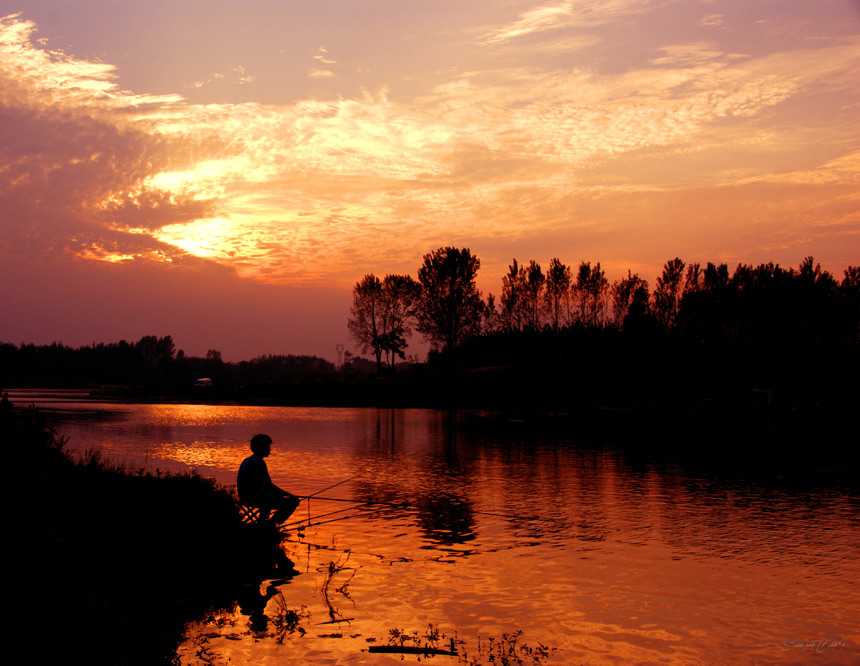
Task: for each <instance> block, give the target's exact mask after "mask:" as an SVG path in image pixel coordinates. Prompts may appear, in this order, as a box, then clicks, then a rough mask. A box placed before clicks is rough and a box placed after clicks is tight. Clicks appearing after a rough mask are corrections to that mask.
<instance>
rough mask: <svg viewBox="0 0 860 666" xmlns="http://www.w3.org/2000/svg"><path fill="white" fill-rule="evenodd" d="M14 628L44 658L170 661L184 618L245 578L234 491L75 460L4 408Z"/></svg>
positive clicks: (222, 599)
mask: <svg viewBox="0 0 860 666" xmlns="http://www.w3.org/2000/svg"><path fill="white" fill-rule="evenodd" d="M0 435H2V440H3V442H4V444H5V445H6V446H5V449H6V451H5V453H6V457H7V462H8V468H7V469H9V470H11V472H12V473H11V474H9V478H8V479H7V483H6V484H5V488H6V501H5V502H4V503H3V525H4V530H3V531H4V535H5V537H6V543H7V546H6V548H5V565H6V566H5V570H6V572H7V576H8V577H9V579H11V580H13V581H16V582H17V584H16V585H10V586H9V592H10V595H11V598H10V599H8V601H9V606H10V608H11V609H12V611H13V613H14V617H13V621H12V625H13V632H12V634H11V635H13V636H14V637H15V640H16V641H21V642H22V643H23V644H24V645H25V646H26V649H27V650H29V651H30V653H29V654H28V658H30V659H35V660H37V661H39V662H45V663H50V662H51V661H53V660H54V659H56V660H57V661H58V662H60V661H63V662H66V661H78V660H80V661H85V662H86V663H89V664H141V665H143V664H147V665H150V664H170V663H173V660H174V655H175V651H176V647H177V646H178V644H179V642H180V641H181V639H182V635H183V631H184V628H185V626H186V624H187V623H188V622H189V621H192V620H194V619H199V618H201V617H203V616H204V615H205V614H206V613H207V612H208V611H210V610H212V609H217V608H219V606H221V605H223V604H231V603H232V599H233V598H235V597H234V595H233V594H232V593H233V592H234V591H235V587H236V585H237V584H238V583H239V581H240V578H241V575H240V574H241V564H240V563H241V560H242V557H241V556H242V553H241V552H240V546H241V540H239V539H238V538H237V537H238V534H239V532H238V530H239V529H240V527H239V521H238V517H237V516H236V511H235V507H234V502H233V497H232V495H231V493H230V491H229V490H228V489H226V488H224V487H220V486H217V485H216V484H215V483H214V482H212V481H210V480H208V479H204V478H202V477H200V476H198V475H196V474H177V475H165V474H160V473H154V474H153V473H148V472H145V471H144V470H131V469H124V468H121V467H117V466H113V465H108V464H106V463H104V462H103V461H101V460H100V458H99V456H98V455H97V454H96V453H91V454H89V455H86V456H84V457H83V458H82V459H80V460H72V459H71V458H70V457H69V456H67V455H66V454H65V453H64V451H63V441H62V440H61V439H59V438H58V437H57V436H56V434H55V433H54V432H53V430H52V429H51V427H50V425H49V424H48V423H47V422H46V420H45V418H44V416H43V415H41V414H40V413H38V412H36V411H35V410H24V411H18V410H16V409H13V408H11V407H10V406H9V405H4V407H3V408H2V413H0Z"/></svg>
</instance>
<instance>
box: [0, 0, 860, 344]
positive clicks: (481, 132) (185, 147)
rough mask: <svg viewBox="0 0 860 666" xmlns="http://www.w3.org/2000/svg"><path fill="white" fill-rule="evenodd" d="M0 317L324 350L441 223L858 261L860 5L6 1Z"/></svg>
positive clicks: (76, 340) (446, 236)
mask: <svg viewBox="0 0 860 666" xmlns="http://www.w3.org/2000/svg"><path fill="white" fill-rule="evenodd" d="M0 17H4V18H2V19H0V151H2V158H0V239H2V245H0V255H2V256H0V277H2V293H0V313H2V314H0V317H2V320H0V341H5V342H13V343H16V344H18V343H21V342H35V343H37V344H44V343H50V342H53V341H59V342H63V343H65V344H68V345H72V346H78V345H82V344H89V343H91V342H102V341H104V342H109V341H117V340H119V339H121V338H125V339H127V340H136V339H138V338H140V337H141V336H143V335H148V334H152V335H159V336H162V335H172V336H173V338H174V341H175V342H176V344H177V347H178V348H183V349H184V350H185V351H186V353H188V354H195V355H202V354H204V353H205V352H206V350H207V349H212V348H214V349H219V350H221V352H222V354H223V356H224V358H225V359H227V360H242V359H248V358H251V357H253V356H257V355H260V354H267V353H294V354H316V355H320V356H325V357H326V358H329V359H334V358H335V345H336V344H337V343H345V344H346V345H347V349H352V350H353V351H357V350H356V349H355V346H354V344H352V342H351V340H350V339H349V337H348V333H347V329H346V319H347V317H348V315H349V304H350V301H351V289H352V286H353V284H354V283H355V282H356V281H357V280H359V279H360V278H361V277H362V276H363V275H364V274H366V273H371V272H373V273H376V274H378V275H384V274H386V273H409V274H412V275H413V276H414V275H415V274H416V272H417V268H418V266H419V265H420V263H421V257H422V256H423V255H424V254H425V253H427V252H430V251H432V250H434V249H436V248H438V247H440V246H446V245H454V246H458V247H468V248H470V249H471V250H472V252H474V253H475V254H476V255H478V257H479V258H480V259H481V263H482V267H481V271H480V278H479V282H480V287H481V289H482V291H483V292H484V294H486V293H487V292H492V293H495V294H498V293H499V292H500V290H501V278H502V274H503V273H504V272H505V270H506V267H507V265H508V264H509V263H510V261H511V259H512V258H514V257H516V258H517V259H518V260H520V261H528V260H530V259H535V260H537V261H538V262H540V263H541V264H543V265H544V267H546V265H547V264H548V263H549V260H550V259H551V258H553V257H559V258H560V259H561V260H562V261H564V262H565V263H567V264H569V265H572V266H576V265H578V264H579V262H580V261H583V260H585V261H591V262H598V261H599V262H600V263H601V265H602V267H603V268H605V269H606V272H607V277H608V278H609V279H610V281H611V280H614V279H616V278H618V277H620V276H621V275H622V274H626V271H627V270H628V269H630V270H632V271H634V272H638V273H639V274H640V275H641V276H642V277H644V278H646V279H647V280H648V281H649V283H651V285H652V286H653V281H654V278H655V277H656V275H657V274H658V273H659V271H660V269H661V266H662V265H663V263H664V262H665V261H666V260H668V259H671V258H673V257H675V256H679V257H681V258H682V259H684V260H685V261H687V262H691V261H700V262H707V261H715V262H726V263H728V264H729V266H730V267H731V268H732V269H733V268H734V266H735V265H736V264H737V263H738V262H746V263H759V262H764V261H774V262H778V263H780V264H782V265H791V266H797V265H798V264H799V263H800V261H801V260H802V259H803V258H804V257H805V256H808V255H813V256H814V257H815V259H816V260H817V261H820V262H821V264H822V265H823V267H824V268H826V269H828V270H830V271H831V272H833V273H834V274H836V275H837V276H838V277H840V278H841V275H842V271H843V270H844V268H845V267H847V266H848V265H851V264H854V265H856V264H858V263H860V0H816V1H815V2H813V1H811V0H568V1H561V0H545V1H536V2H531V1H527V0H497V1H493V0H474V1H468V0H458V1H456V2H454V1H453V0H423V1H418V0H414V1H412V0H367V1H365V0H295V1H290V0H277V1H275V0H272V1H262V0H246V1H243V2H240V1H238V0H232V1H226V0H225V1H218V0H211V1H203V0H197V1H191V0H146V1H143V0H127V1H120V0H113V1H108V0H101V1H89V0H77V1H76V2H59V1H57V0H17V1H14V2H12V1H9V0H0Z"/></svg>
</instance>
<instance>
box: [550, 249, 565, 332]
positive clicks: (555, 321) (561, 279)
mask: <svg viewBox="0 0 860 666" xmlns="http://www.w3.org/2000/svg"><path fill="white" fill-rule="evenodd" d="M544 302H545V305H546V311H547V312H548V313H549V323H550V326H552V330H554V331H557V330H558V329H559V328H560V327H561V323H562V321H565V320H566V321H570V267H569V266H565V265H564V264H563V263H561V260H560V259H558V258H557V257H556V258H554V259H552V260H551V261H550V262H549V269H548V270H547V272H546V289H545V290H544Z"/></svg>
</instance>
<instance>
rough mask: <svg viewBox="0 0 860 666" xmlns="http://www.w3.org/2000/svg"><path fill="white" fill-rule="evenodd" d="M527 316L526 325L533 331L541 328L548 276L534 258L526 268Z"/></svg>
mask: <svg viewBox="0 0 860 666" xmlns="http://www.w3.org/2000/svg"><path fill="white" fill-rule="evenodd" d="M525 273H526V281H525V317H526V326H528V328H530V329H531V330H533V331H537V330H539V329H540V325H541V313H542V311H543V293H544V284H545V283H546V276H544V274H543V271H542V270H541V267H540V264H539V263H537V262H536V261H535V260H534V259H532V260H531V261H530V262H529V266H528V268H526V270H525Z"/></svg>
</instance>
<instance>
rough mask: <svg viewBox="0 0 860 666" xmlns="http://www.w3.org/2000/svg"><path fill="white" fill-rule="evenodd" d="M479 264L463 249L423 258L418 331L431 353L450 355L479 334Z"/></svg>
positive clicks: (441, 249) (448, 248) (480, 316)
mask: <svg viewBox="0 0 860 666" xmlns="http://www.w3.org/2000/svg"><path fill="white" fill-rule="evenodd" d="M480 265H481V262H480V261H479V260H478V258H477V257H476V256H475V255H473V254H472V253H471V252H470V251H469V250H468V249H467V248H463V249H457V248H454V247H443V248H439V249H438V250H435V251H434V252H431V253H430V254H425V255H424V263H423V265H422V266H421V268H420V269H419V270H418V281H419V282H420V284H421V296H420V298H419V299H418V302H417V304H416V311H415V313H416V318H417V320H418V326H417V328H418V330H419V331H420V332H421V333H422V334H423V335H424V337H425V338H426V339H427V341H428V342H430V344H431V345H433V347H434V348H435V349H439V350H441V351H443V352H445V353H450V352H451V351H453V350H454V349H455V348H456V347H457V346H458V345H459V344H460V343H461V342H462V341H463V340H465V339H466V338H467V337H469V336H471V335H474V334H476V333H478V332H479V331H480V327H481V319H482V314H483V310H484V304H483V301H482V300H481V293H480V292H479V291H478V288H477V285H476V284H475V278H476V276H477V272H478V268H479V267H480Z"/></svg>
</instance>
